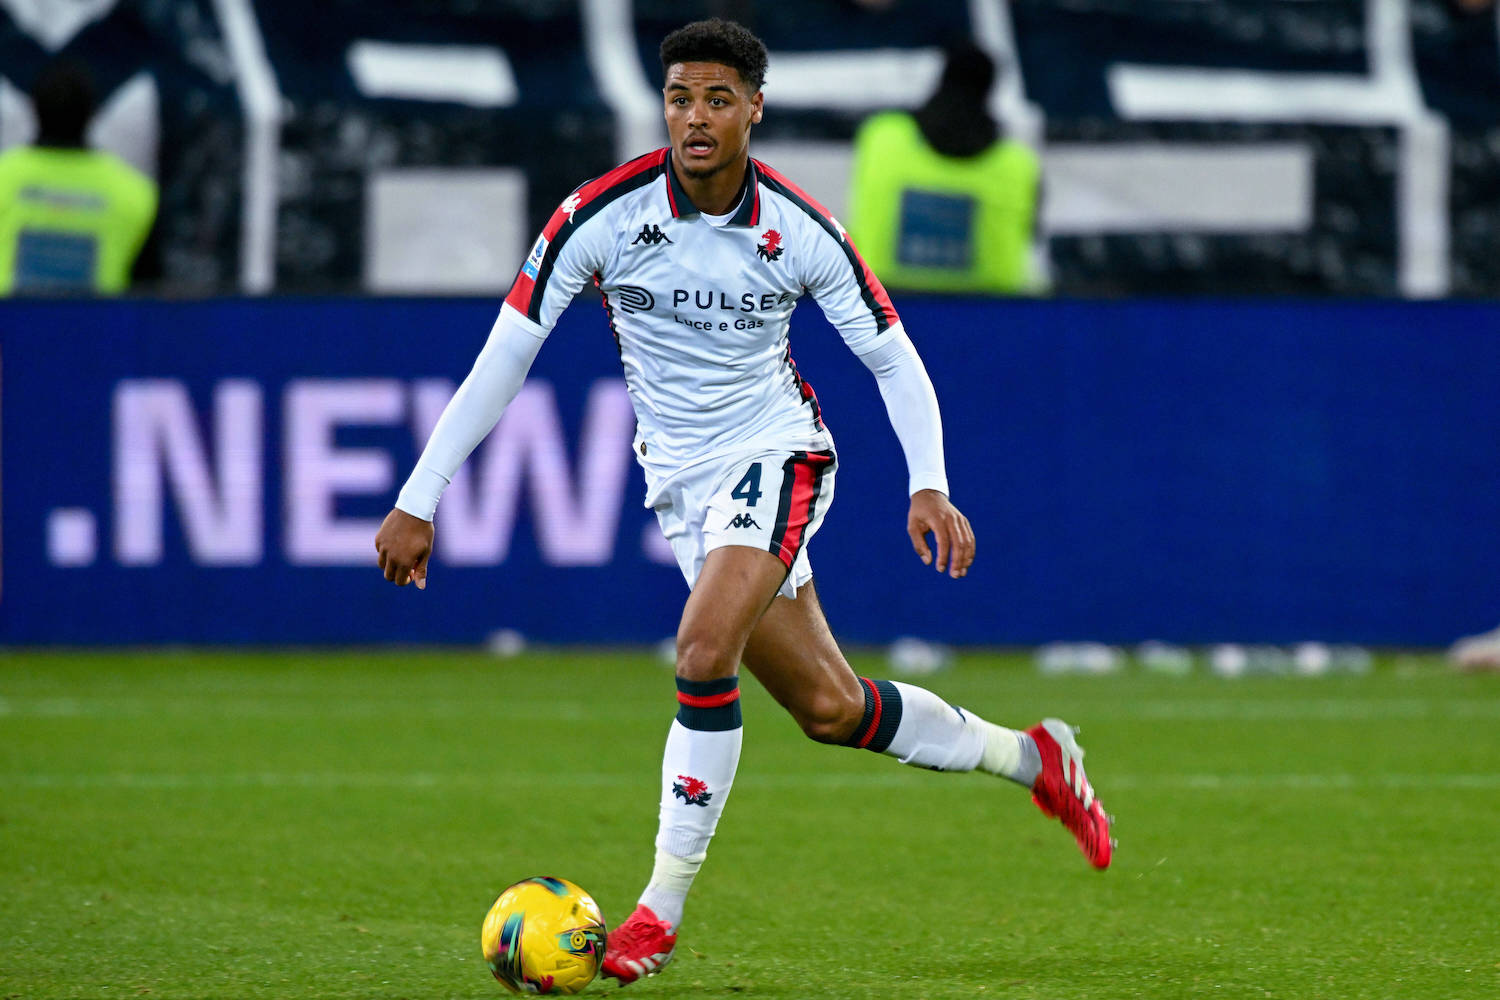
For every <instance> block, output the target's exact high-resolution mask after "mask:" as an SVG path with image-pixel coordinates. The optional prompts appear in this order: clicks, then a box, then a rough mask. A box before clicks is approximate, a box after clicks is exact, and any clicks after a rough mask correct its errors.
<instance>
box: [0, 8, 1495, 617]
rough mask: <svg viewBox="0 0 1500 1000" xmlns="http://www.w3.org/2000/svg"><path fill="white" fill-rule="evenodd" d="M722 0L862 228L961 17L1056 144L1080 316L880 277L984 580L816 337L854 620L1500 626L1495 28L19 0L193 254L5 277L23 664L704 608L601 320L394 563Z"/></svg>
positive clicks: (782, 106)
mask: <svg viewBox="0 0 1500 1000" xmlns="http://www.w3.org/2000/svg"><path fill="white" fill-rule="evenodd" d="M703 13H731V14H735V15H737V16H739V17H741V18H742V19H744V20H745V21H746V22H747V23H749V24H751V25H752V26H753V27H754V28H755V29H756V30H757V31H758V32H759V33H761V34H762V36H763V37H765V39H766V41H767V43H768V45H769V47H770V49H771V51H772V66H771V75H770V80H769V83H768V86H767V103H768V114H767V118H766V122H765V123H764V124H763V125H762V126H761V127H760V129H759V130H758V132H757V135H756V144H755V147H754V151H755V154H756V155H757V156H758V157H760V158H762V159H765V160H767V161H768V162H771V163H773V164H775V165H776V166H777V167H778V168H779V169H782V170H783V171H785V172H787V173H789V174H790V175H791V176H793V177H795V178H797V179H798V180H799V181H800V182H801V183H802V184H803V185H804V186H805V187H807V188H809V189H810V190H811V191H812V192H813V193H814V194H816V195H818V196H819V197H820V198H821V199H822V200H824V201H825V202H826V203H827V204H829V205H830V207H832V208H833V209H834V211H835V212H838V211H841V210H842V207H843V200H844V184H845V178H846V176H847V167H848V141H849V138H850V136H851V135H852V133H853V130H854V128H855V126H856V125H857V123H858V122H859V121H860V120H861V118H862V117H863V116H864V115H865V114H867V113H869V112H870V111H873V110H876V109H878V108H881V107H886V106H911V105H914V104H915V103H917V102H918V101H919V100H920V99H921V98H922V97H923V96H925V94H926V93H927V91H928V90H929V88H930V86H931V84H932V82H933V81H934V80H935V78H936V74H937V72H938V69H939V67H940V65H941V54H940V47H941V46H942V45H943V44H944V43H946V42H949V41H951V40H953V39H955V38H960V37H967V38H973V39H975V40H977V41H979V42H980V43H981V44H982V45H984V46H985V47H987V48H989V49H991V50H992V51H994V52H995V53H996V54H997V55H999V56H1000V58H1001V59H1002V61H1003V62H1004V63H1005V64H1006V65H1008V66H1009V67H1010V68H1011V70H1012V72H1011V73H1010V74H1009V75H1008V76H1007V78H1006V82H1005V84H1004V85H1003V86H1002V87H1001V88H999V89H998V90H997V92H996V94H995V95H994V99H993V104H994V107H995V109H996V111H997V113H999V114H1000V115H1001V117H1002V118H1003V119H1004V120H1005V121H1006V122H1007V123H1008V125H1009V126H1010V127H1011V128H1012V129H1013V130H1014V131H1015V132H1017V133H1018V134H1019V135H1022V136H1023V137H1027V138H1029V139H1031V140H1032V141H1034V142H1036V143H1038V144H1039V146H1040V148H1041V149H1042V152H1043V161H1044V168H1045V171H1046V182H1047V200H1046V202H1045V209H1044V228H1045V231H1046V234H1047V251H1048V252H1047V257H1048V259H1049V262H1050V272H1051V279H1052V285H1053V289H1054V293H1055V294H1054V296H1053V297H1052V298H1051V299H1048V300H1036V301H977V300H955V299H936V298H916V297H898V302H897V305H898V307H899V308H900V309H901V311H902V313H903V316H904V317H905V319H906V321H907V323H908V326H909V327H910V328H911V330H912V332H913V336H914V337H915V338H916V340H917V342H918V344H919V347H920V348H921V350H922V352H923V355H924V358H925V359H926V360H927V362H928V365H929V367H930V368H931V370H932V372H933V376H934V379H935V381H936V383H937V385H938V388H939V392H940V397H941V399H942V401H943V405H944V415H945V420H946V429H947V436H948V444H949V450H950V472H951V474H952V479H953V484H954V489H955V495H956V499H957V500H958V501H959V502H960V504H961V505H962V506H963V507H964V508H965V510H966V512H967V513H969V514H970V516H971V517H972V518H973V519H974V521H975V522H976V526H977V528H978V530H979V534H980V540H981V563H980V564H979V567H978V571H977V572H976V573H975V574H974V575H972V576H971V577H970V579H969V580H967V581H965V582H964V583H963V584H961V585H957V586H954V585H952V584H951V583H945V582H944V581H941V580H936V579H928V578H927V577H926V576H923V575H922V574H919V573H915V572H913V570H914V569H915V568H916V566H915V564H914V563H913V562H912V561H911V559H910V557H909V556H908V555H907V554H906V553H905V551H904V550H905V545H906V543H905V541H904V539H903V538H902V534H901V531H900V528H901V519H902V514H903V510H904V504H903V499H904V498H903V497H902V488H901V484H902V483H903V482H904V472H903V470H902V467H901V458H900V453H899V450H898V449H897V447H896V444H895V441H894V437H893V436H892V435H891V433H890V432H889V430H888V429H886V428H885V426H884V424H883V421H881V420H878V419H871V414H872V413H878V412H879V400H878V396H877V394H876V393H875V390H874V386H873V383H871V381H870V379H869V378H868V376H867V375H866V374H865V373H864V371H863V369H862V368H861V367H860V366H858V365H857V364H856V363H855V362H854V361H853V360H852V359H851V358H849V357H848V356H847V353H846V352H844V351H843V349H842V347H841V346H840V345H839V343H838V341H837V337H836V336H835V335H834V334H833V333H832V331H831V330H830V329H829V328H828V327H827V325H826V323H824V322H823V320H822V318H821V316H820V315H819V314H818V313H817V311H816V310H815V309H814V308H812V307H808V308H805V309H803V310H800V311H799V313H798V317H797V320H796V322H795V324H794V332H793V347H794V351H795V353H796V356H797V358H798V363H799V366H800V367H801V369H802V370H803V372H804V373H805V374H807V376H808V378H809V380H810V381H811V382H812V383H813V384H814V385H815V386H817V388H818V391H819V394H820V397H821V398H822V400H823V402H824V405H825V409H826V411H827V413H828V415H829V420H830V425H831V426H832V428H833V430H834V432H835V434H836V436H837V439H838V441H839V445H840V450H841V453H842V454H843V457H844V466H843V471H841V476H840V490H839V492H840V503H839V505H838V507H837V510H838V513H837V514H836V515H835V516H834V517H833V518H832V519H830V522H829V523H828V525H827V527H826V528H825V530H824V532H823V533H822V534H820V536H819V540H818V545H817V546H816V548H815V553H814V554H815V560H816V562H817V564H818V565H819V566H821V567H823V568H826V569H827V570H829V572H827V573H825V574H823V576H822V577H821V578H820V580H821V583H822V587H823V593H824V597H825V603H827V604H828V605H829V608H830V616H831V618H832V620H833V622H834V624H835V627H836V628H837V629H838V630H839V633H840V634H841V636H844V637H845V638H848V639H852V640H855V641H860V642H883V641H887V640H890V639H892V638H894V637H895V636H897V635H902V634H916V635H920V636H924V637H927V638H931V639H938V640H943V641H948V642H959V643H973V644H984V645H1008V644H1024V643H1033V642H1042V641H1046V640H1049V639H1058V638H1088V639H1100V640H1104V641H1108V642H1120V643H1123V642H1133V641H1138V640H1142V639H1147V638H1162V639H1168V640H1173V641H1178V642H1193V643H1201V642H1214V641H1239V642H1274V643H1290V642H1294V641H1299V640H1304V639H1318V640H1325V641H1335V642H1359V643H1371V644H1377V643H1378V644H1386V645H1418V646H1439V645H1444V644H1446V643H1447V642H1448V641H1450V640H1451V639H1452V638H1454V637H1455V636H1457V635H1460V634H1465V633H1470V632H1475V631H1479V630H1481V629H1485V628H1489V627H1491V626H1492V625H1493V624H1494V619H1495V618H1496V616H1497V607H1500V600H1497V596H1500V595H1497V588H1496V587H1495V584H1494V572H1493V568H1494V567H1495V566H1496V565H1500V533H1497V532H1496V531H1495V521H1496V519H1495V497H1496V496H1500V435H1497V434H1496V433H1495V431H1496V428H1497V427H1500V394H1497V393H1495V392H1494V391H1493V381H1494V375H1495V373H1496V372H1497V371H1500V363H1497V362H1500V346H1497V343H1500V342H1497V339H1496V328H1497V325H1500V310H1497V309H1496V307H1495V305H1494V304H1493V301H1492V300H1493V299H1494V296H1495V294H1496V292H1497V291H1500V264H1497V257H1496V255H1495V253H1494V250H1493V246H1494V233H1495V232H1496V231H1497V227H1500V218H1497V214H1500V191H1497V188H1500V180H1497V178H1500V170H1497V167H1500V162H1497V161H1500V141H1497V140H1500V131H1497V126H1500V55H1497V52H1500V47H1497V35H1500V31H1497V26H1500V25H1497V19H1496V14H1495V12H1494V10H1493V9H1492V8H1491V9H1488V10H1485V11H1482V12H1480V13H1466V12H1464V11H1462V10H1461V9H1460V8H1459V7H1458V6H1456V5H1454V4H1450V3H1448V2H1446V0H1365V2H1357V0H1296V2H1290V0H1288V2H1255V3H1250V2H1244V0H1206V2H1170V0H1161V2H1139V0H1070V2H1063V0H1015V2H1012V3H1002V2H1000V0H969V2H952V3H940V4H918V3H915V2H911V0H907V2H895V3H892V4H890V5H888V6H884V7H878V6H867V5H862V4H856V3H853V2H827V3H809V4H776V3H760V4H753V5H752V4H744V5H733V4H728V5H726V4H694V3H665V2H652V0H637V2H635V3H633V4H632V3H613V2H608V0H579V2H567V3H563V2H554V0H422V2H409V3H395V2H391V3H385V2H347V0H325V2H319V3H315V4H309V3H294V2H292V0H253V2H252V0H172V2H167V0H118V2H114V0H73V2H67V3H63V2H55V0H0V145H11V144H13V143H16V142H21V141H25V140H26V139H27V138H28V137H29V134H30V129H31V128H32V122H31V121H30V118H29V109H28V107H27V105H26V102H25V100H24V98H23V97H22V96H21V90H20V88H21V87H22V86H23V85H24V81H26V80H29V79H30V77H31V75H32V74H33V73H34V72H35V70H36V69H37V68H38V67H39V66H40V65H41V64H42V63H43V61H44V60H45V59H46V58H48V57H49V55H50V54H53V53H56V52H71V53H74V54H77V55H80V56H82V57H84V58H85V59H87V60H88V61H89V62H90V63H91V64H92V65H93V66H94V67H95V68H96V70H97V72H98V74H99V77H100V81H101V84H102V88H101V89H102V90H103V92H104V93H105V95H106V103H105V107H104V109H103V113H102V115H101V117H100V119H99V121H98V122H97V125H96V138H97V139H98V140H99V142H100V143H101V144H103V145H106V146H109V147H110V148H114V149H116V150H117V151H119V152H121V153H122V154H123V155H125V156H127V157H128V158H130V159H132V160H133V161H135V162H137V163H138V164H140V165H142V166H143V167H145V168H146V169H148V170H149V171H151V172H152V173H153V174H155V175H156V176H157V177H158V178H159V179H160V181H161V183H162V190H163V201H162V226H163V229H162V236H163V240H164V267H165V278H164V280H163V283H162V285H161V286H160V287H159V288H154V289H150V290H148V291H147V292H146V293H144V294H141V295H138V296H135V297H132V298H131V299H129V300H126V301H119V302H108V303H105V302H98V303H82V302H35V301H34V302H9V303H4V304H0V421H3V438H0V459H3V467H0V476H3V478H0V490H3V493H0V497H3V504H0V509H3V539H0V542H3V557H4V561H3V569H0V571H3V577H0V639H3V640H4V641H5V642H7V643H16V644H48V643H100V644H108V643H120V642H152V643H162V642H179V641H182V642H209V643H218V642H223V643H252V642H253V643H260V642H265V643H272V642H283V641H290V642H372V641H384V640H405V641H422V642H465V643H466V642H473V641H477V640H480V639H482V638H483V637H484V636H486V635H488V634H489V633H491V632H493V631H495V630H497V629H502V628H513V629H518V630H519V631H521V632H522V633H524V634H525V635H527V636H529V637H532V638H537V639H543V640H547V641H587V642H615V641H631V642H635V641H651V640H655V639H658V638H661V637H663V636H666V635H668V634H670V632H671V629H672V627H673V624H674V620H675V614H676V610H677V609H678V608H679V607H680V601H681V597H682V593H683V588H682V584H681V580H680V577H679V576H678V574H677V571H676V570H675V568H673V567H672V566H670V565H668V564H666V563H665V562H664V560H663V559H662V554H661V551H660V545H659V544H657V542H656V539H655V536H654V535H653V530H654V529H653V528H652V525H651V522H650V519H649V516H648V514H647V512H645V511H643V510H642V509H641V508H640V505H639V497H640V495H641V488H640V482H639V473H638V472H637V471H636V469H635V467H634V465H633V463H630V462H628V461H626V460H625V456H624V453H623V450H622V449H620V448H618V447H616V445H618V443H619V438H620V435H622V434H626V433H627V432H628V421H629V415H628V412H626V410H625V409H623V407H622V398H623V394H622V392H621V391H620V388H619V383H618V367H617V364H616V363H615V361H614V352H613V351H612V350H610V348H609V345H608V342H607V341H606V340H605V339H604V335H605V328H604V324H603V322H602V318H601V317H600V316H599V315H598V314H597V313H596V312H595V309H596V308H597V306H596V305H595V304H593V303H590V302H584V303H580V304H578V305H576V306H575V307H574V308H573V309H572V310H570V312H569V313H568V315H567V316H566V317H565V321H564V323H563V324H562V326H561V327H560V328H559V330H558V331H557V332H556V333H555V334H554V337H553V342H552V343H551V344H549V347H548V348H547V349H546V350H544V351H543V354H542V356H541V359H540V360H539V362H538V365H537V367H536V369H535V370H534V372H533V379H532V382H531V384H530V385H529V387H528V391H527V395H526V397H525V404H524V407H523V408H518V409H517V411H516V413H515V414H513V415H511V416H508V417H507V418H506V422H504V423H502V427H501V431H500V432H499V433H498V434H497V436H496V437H495V438H494V439H492V445H491V446H487V448H486V450H485V451H483V452H482V453H479V455H478V460H477V461H475V462H473V463H471V470H470V474H469V475H470V479H469V484H468V487H467V492H466V493H465V494H463V498H462V499H458V500H456V499H455V498H456V496H457V495H456V494H455V495H450V498H449V499H448V500H446V501H445V507H444V515H443V516H444V517H448V518H451V519H452V520H453V521H454V522H455V523H466V524H467V525H468V527H469V529H470V530H467V531H461V530H455V529H453V528H450V529H449V530H445V531H444V532H440V536H441V537H440V540H439V549H438V553H437V557H436V564H435V568H434V571H433V581H434V582H433V588H432V589H431V590H430V591H429V592H428V594H427V595H424V597H422V598H416V597H415V595H413V594H411V593H408V592H399V591H396V590H395V589H394V588H390V587H388V586H386V585H385V584H384V583H383V582H382V581H381V580H380V579H379V576H378V574H377V573H375V572H374V571H373V570H372V569H371V568H370V567H369V565H368V561H369V560H368V557H367V552H368V548H369V537H370V534H371V533H372V531H373V526H374V520H375V519H378V517H379V516H380V514H381V513H382V512H383V511H384V510H385V509H386V508H387V507H388V505H389V502H390V499H391V498H392V497H393V495H394V492H395V489H396V487H397V485H398V484H399V481H400V477H401V476H403V475H404V474H405V471H406V469H407V468H408V467H409V464H410V461H411V459H412V457H413V456H414V454H415V451H416V449H417V447H418V446H419V443H420V440H421V439H422V437H423V436H424V435H425V430H426V428H427V427H428V426H430V423H431V420H432V418H433V416H434V414H435V412H436V409H437V408H440V406H441V402H442V399H443V398H444V394H445V393H446V392H447V391H449V390H451V386H452V384H453V383H454V382H455V381H456V380H457V379H459V378H461V377H462V375H463V373H464V371H465V370H466V369H467V365H468V363H469V361H470V360H471V358H472V356H473V354H474V353H475V351H476V350H477V348H478V346H479V344H480V343H481V342H482V339H483V337H484V335H485V333H486V331H487V329H488V326H489V322H490V319H491V316H492V314H493V312H494V310H495V309H496V308H497V306H498V298H499V296H500V294H501V293H503V291H504V288H505V287H506V286H507V285H508V283H509V280H510V277H511V275H513V273H514V270H515V267H516V264H517V263H518V262H519V260H520V258H521V256H522V255H523V254H524V250H525V247H526V246H527V245H528V243H529V241H530V238H531V235H532V234H533V233H534V231H535V230H536V229H538V228H539V227H540V225H541V221H542V220H543V218H544V217H545V216H546V214H547V213H549V212H550V211H551V209H552V207H553V206H555V205H556V203H557V202H558V201H559V200H560V199H561V198H562V197H563V196H564V195H565V194H566V193H567V191H568V190H569V189H570V188H571V187H572V186H573V185H574V184H575V183H577V182H578V181H579V180H581V179H583V178H585V177H587V176H590V175H593V174H597V173H599V172H601V171H603V170H605V169H607V168H608V167H609V166H611V165H612V164H613V163H614V162H617V161H618V160H620V159H623V158H625V157H627V156H629V155H634V154H635V153H637V152H640V151H643V150H646V149H649V148H652V147H653V146H654V145H657V144H659V143H660V141H661V139H662V135H663V132H662V128H661V126H660V124H659V109H658V106H657V98H656V97H655V95H654V87H655V86H656V75H657V70H656V68H655V58H654V49H655V44H656V41H657V40H658V39H659V38H660V36H661V34H662V33H663V32H664V31H665V30H667V29H669V28H670V27H672V26H675V25H676V24H678V23H680V22H681V21H683V20H685V19H687V18H689V17H692V16H696V15H699V14H703ZM627 440H628V439H627ZM476 489H477V492H475V491H476ZM854 567H859V570H858V572H855V571H854ZM439 595H440V596H439ZM559 595H565V599H562V600H560V599H558V598H559Z"/></svg>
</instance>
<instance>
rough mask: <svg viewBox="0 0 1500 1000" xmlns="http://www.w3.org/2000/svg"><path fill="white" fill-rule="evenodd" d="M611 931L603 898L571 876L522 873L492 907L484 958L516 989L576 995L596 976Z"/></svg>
mask: <svg viewBox="0 0 1500 1000" xmlns="http://www.w3.org/2000/svg"><path fill="white" fill-rule="evenodd" d="M605 935H606V931H605V928H604V917H603V915H602V914H600V912H599V904H598V903H595V902H594V900H593V899H592V898H591V897H590V896H589V894H588V893H586V892H584V891H583V890H582V889H580V888H578V886H576V885H574V884H573V883H572V882H569V881H568V880H567V879H562V878H550V877H545V876H543V877H537V878H527V879H522V880H521V881H519V882H517V883H516V884H515V885H513V886H511V887H510V888H509V889H506V890H505V891H504V892H502V893H501V894H500V898H499V899H497V900H495V905H494V906H491V907H490V912H489V913H488V914H487V915H486V916H485V918H484V930H483V931H482V932H481V933H480V939H479V943H480V947H481V948H482V949H483V950H484V960H485V963H486V964H487V965H489V967H490V971H491V972H493V973H494V974H495V978H496V979H498V980H500V983H501V985H502V986H505V987H506V988H507V989H509V990H510V991H511V992H513V993H557V994H565V995H570V994H573V993H577V992H579V991H580V990H582V989H583V988H584V987H585V986H587V985H588V984H589V983H591V982H593V981H594V976H595V975H597V974H598V972H599V963H600V962H603V961H604V943H605Z"/></svg>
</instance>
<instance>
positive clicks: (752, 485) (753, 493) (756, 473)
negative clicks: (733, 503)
mask: <svg viewBox="0 0 1500 1000" xmlns="http://www.w3.org/2000/svg"><path fill="white" fill-rule="evenodd" d="M729 495H730V496H731V497H733V498H734V499H736V500H743V501H745V506H746V507H754V506H755V501H757V500H759V499H760V463H759V462H756V463H755V464H754V465H752V466H750V468H749V470H748V471H747V472H746V473H745V478H743V479H741V480H740V482H739V485H738V486H736V487H735V488H734V490H733V491H732V492H731V493H730V494H729Z"/></svg>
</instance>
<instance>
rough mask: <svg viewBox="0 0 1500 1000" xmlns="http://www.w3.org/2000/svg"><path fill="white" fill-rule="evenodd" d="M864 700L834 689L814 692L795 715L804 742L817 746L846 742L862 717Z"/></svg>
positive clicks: (799, 706)
mask: <svg viewBox="0 0 1500 1000" xmlns="http://www.w3.org/2000/svg"><path fill="white" fill-rule="evenodd" d="M864 708H865V704H864V699H863V697H860V696H858V695H857V692H856V695H855V696H851V695H850V694H848V693H847V692H844V691H839V690H836V689H828V690H824V691H817V692H814V693H813V694H811V695H810V696H809V697H807V698H806V699H804V701H803V702H802V704H800V705H798V706H797V711H796V712H795V713H794V714H795V716H796V719H797V724H798V725H800V726H801V727H802V732H803V733H805V734H806V735H807V738H808V739H810V740H814V741H815V742H818V743H830V744H839V743H843V742H844V741H845V740H847V739H848V738H849V734H850V733H852V732H854V728H855V727H856V726H858V725H859V720H860V718H861V717H862V716H863V714H864Z"/></svg>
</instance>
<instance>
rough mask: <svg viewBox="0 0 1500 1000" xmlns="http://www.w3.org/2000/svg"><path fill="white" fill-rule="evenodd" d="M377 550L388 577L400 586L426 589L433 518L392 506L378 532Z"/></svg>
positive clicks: (381, 566) (376, 539) (376, 534)
mask: <svg viewBox="0 0 1500 1000" xmlns="http://www.w3.org/2000/svg"><path fill="white" fill-rule="evenodd" d="M375 553H376V555H377V556H378V557H379V561H380V568H381V569H382V570H384V571H385V578H386V579H387V580H389V581H391V582H392V583H394V584H395V585H396V586H398V587H404V586H406V585H407V584H408V583H415V584H416V585H417V589H418V590H426V589H427V557H428V556H430V555H432V522H431V521H424V520H422V519H421V518H420V517H413V516H412V515H410V514H408V513H406V511H404V510H396V509H392V510H391V512H390V513H389V514H387V515H386V516H385V520H384V521H383V522H381V525H380V530H379V531H377V532H375Z"/></svg>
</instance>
